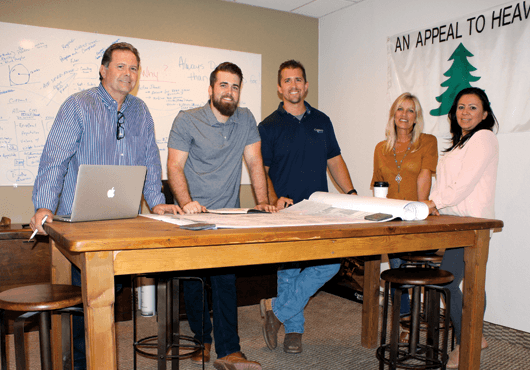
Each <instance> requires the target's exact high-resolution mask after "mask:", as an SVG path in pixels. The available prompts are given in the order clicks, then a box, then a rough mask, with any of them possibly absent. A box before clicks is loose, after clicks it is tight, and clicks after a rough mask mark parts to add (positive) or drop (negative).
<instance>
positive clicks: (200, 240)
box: [45, 216, 503, 370]
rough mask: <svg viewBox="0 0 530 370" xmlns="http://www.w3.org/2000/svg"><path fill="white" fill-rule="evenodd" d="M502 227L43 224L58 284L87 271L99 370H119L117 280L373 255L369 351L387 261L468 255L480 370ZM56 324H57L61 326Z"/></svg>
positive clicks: (472, 336) (91, 352)
mask: <svg viewBox="0 0 530 370" xmlns="http://www.w3.org/2000/svg"><path fill="white" fill-rule="evenodd" d="M502 227H503V223H502V221H498V220H486V219H476V218H464V217H452V216H438V217H429V218H428V219H427V220H424V221H408V222H401V221H400V222H387V223H371V224H351V225H332V226H310V227H290V228H263V229H245V230H235V229H224V230H204V231H186V230H181V229H179V228H178V227H177V226H175V225H172V224H168V223H164V222H160V221H155V220H152V219H147V218H144V217H138V218H136V219H130V220H115V221H99V222H87V223H78V224H69V223H62V222H54V223H51V224H49V223H46V224H45V229H46V231H47V232H48V234H49V235H50V237H51V239H52V240H53V242H52V243H51V244H52V281H53V282H55V283H70V263H69V262H68V260H69V261H70V262H71V263H74V264H75V265H76V266H78V267H79V268H80V269H81V272H82V274H81V275H82V290H83V303H84V307H85V327H86V329H87V330H86V344H87V362H88V368H89V369H91V370H100V369H108V370H112V369H117V364H116V335H115V327H114V316H113V309H114V308H113V305H114V276H115V275H125V274H138V273H149V272H158V271H176V270H195V269H205V268H215V267H229V266H242V265H258V264H266V263H280V262H290V261H305V260H316V259H332V258H339V257H349V256H374V257H372V258H371V259H369V261H368V262H367V263H366V265H365V280H364V281H365V285H364V303H363V327H362V345H363V346H364V347H367V348H374V347H376V346H377V337H378V320H379V273H380V255H381V254H386V253H398V252H407V251H420V250H428V249H440V248H451V247H466V248H465V261H466V270H465V284H464V312H463V319H462V327H464V328H466V330H463V331H462V348H461V351H460V357H461V358H460V364H461V365H460V368H461V369H479V367H480V351H481V350H480V342H481V337H482V319H483V310H484V287H485V275H486V262H487V260H488V249H489V239H490V230H491V229H500V228H502ZM65 257H66V258H65ZM58 325H59V322H57V321H56V322H54V327H57V326H58ZM55 332H57V331H55ZM55 356H60V354H57V353H56V354H55Z"/></svg>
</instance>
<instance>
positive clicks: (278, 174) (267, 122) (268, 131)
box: [258, 102, 340, 203]
mask: <svg viewBox="0 0 530 370" xmlns="http://www.w3.org/2000/svg"><path fill="white" fill-rule="evenodd" d="M304 103H305V106H306V112H305V114H304V116H303V118H302V120H300V121H299V120H298V118H296V117H295V116H293V115H292V114H290V113H287V112H286V111H285V109H284V108H283V103H280V105H279V107H278V109H277V110H276V111H274V112H273V113H272V114H271V115H270V116H268V117H267V118H265V119H264V120H263V122H261V123H260V124H259V126H258V130H259V133H260V136H261V153H262V156H263V164H264V165H265V166H267V167H269V177H270V178H271V180H272V184H273V185H274V190H275V191H276V194H277V195H278V198H279V197H281V196H284V197H289V198H291V199H293V201H294V202H295V203H297V202H300V201H301V200H303V199H308V198H309V196H310V195H311V194H313V193H314V192H315V191H328V182H327V176H326V169H327V161H328V159H331V158H333V157H336V156H337V155H339V154H340V148H339V144H338V143H337V139H336V137H335V132H334V131H333V125H332V124H331V120H330V119H329V117H328V116H326V115H325V114H324V113H322V112H321V111H319V110H318V109H314V108H313V107H311V106H310V105H309V104H308V103H307V102H304Z"/></svg>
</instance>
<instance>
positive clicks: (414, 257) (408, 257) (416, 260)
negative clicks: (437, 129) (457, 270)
mask: <svg viewBox="0 0 530 370" xmlns="http://www.w3.org/2000/svg"><path fill="white" fill-rule="evenodd" d="M399 258H401V259H402V260H404V261H406V262H405V263H404V265H405V266H404V267H409V266H414V267H426V268H429V267H430V268H439V267H440V265H441V264H442V260H443V258H444V250H441V251H440V250H438V251H436V253H425V252H413V253H406V254H402V255H400V257H399Z"/></svg>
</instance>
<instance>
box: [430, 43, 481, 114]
mask: <svg viewBox="0 0 530 370" xmlns="http://www.w3.org/2000/svg"><path fill="white" fill-rule="evenodd" d="M472 56H473V54H471V53H470V52H469V51H468V50H467V49H466V48H465V47H464V45H463V44H462V43H460V45H458V46H457V48H456V49H455V51H454V52H453V54H452V55H451V57H450V58H449V60H453V61H454V62H453V64H452V65H451V68H449V70H448V71H447V72H445V73H444V76H446V77H449V79H447V80H445V81H444V82H442V84H441V85H440V86H442V87H447V90H445V92H443V93H442V95H440V96H438V97H437V98H436V100H437V101H438V102H439V103H442V104H441V105H440V107H439V108H437V109H432V110H431V116H443V115H446V114H447V113H449V110H450V109H451V105H452V104H453V100H454V99H455V96H456V95H457V94H458V93H459V92H460V91H461V90H463V89H465V88H467V87H471V84H470V82H475V81H478V80H480V77H475V76H472V75H471V72H473V71H476V70H477V69H476V68H475V67H473V66H472V65H471V64H470V63H469V62H468V61H467V58H470V57H472Z"/></svg>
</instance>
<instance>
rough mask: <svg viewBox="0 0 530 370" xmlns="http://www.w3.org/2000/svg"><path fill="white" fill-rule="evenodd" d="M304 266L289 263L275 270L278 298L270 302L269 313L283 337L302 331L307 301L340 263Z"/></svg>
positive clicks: (334, 272) (329, 277)
mask: <svg viewBox="0 0 530 370" xmlns="http://www.w3.org/2000/svg"><path fill="white" fill-rule="evenodd" d="M319 263H320V262H319ZM304 266H305V268H304V269H301V267H300V264H298V263H290V264H285V265H282V266H281V267H280V269H279V270H278V296H277V297H276V298H273V299H272V311H273V312H274V314H275V315H276V317H277V318H278V320H280V321H281V322H282V323H283V325H284V327H285V333H286V334H288V333H300V334H301V333H303V332H304V323H305V318H304V308H305V306H306V305H307V302H308V301H309V298H311V297H312V296H313V294H315V293H316V292H317V291H318V290H319V289H320V288H321V287H322V286H323V285H324V284H325V283H326V282H327V281H328V280H329V279H331V278H332V277H333V276H335V274H336V273H337V272H338V271H339V268H340V263H329V264H324V265H309V266H306V265H305V264H304Z"/></svg>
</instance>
